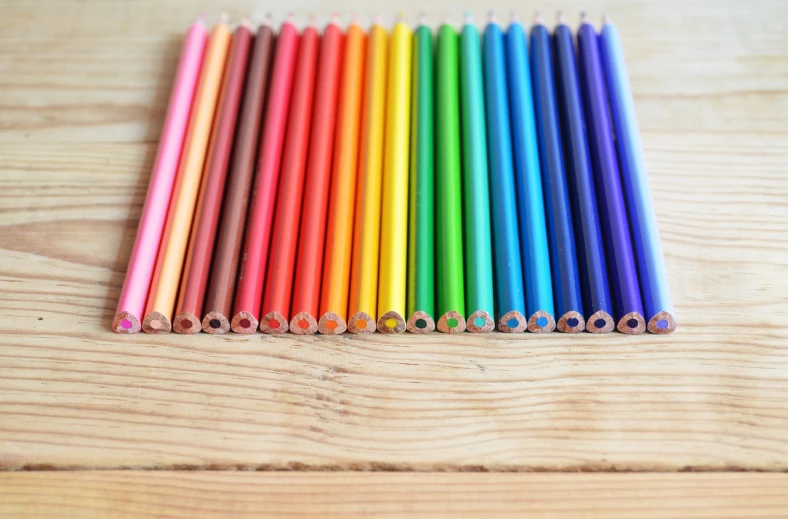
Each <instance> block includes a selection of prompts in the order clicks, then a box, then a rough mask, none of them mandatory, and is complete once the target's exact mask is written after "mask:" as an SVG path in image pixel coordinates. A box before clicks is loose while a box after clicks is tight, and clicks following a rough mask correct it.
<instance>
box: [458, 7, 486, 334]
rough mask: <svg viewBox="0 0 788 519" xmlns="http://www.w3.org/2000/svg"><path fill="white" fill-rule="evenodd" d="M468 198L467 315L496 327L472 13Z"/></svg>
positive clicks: (465, 155) (479, 328)
mask: <svg viewBox="0 0 788 519" xmlns="http://www.w3.org/2000/svg"><path fill="white" fill-rule="evenodd" d="M460 93H461V117H462V148H463V152H462V159H463V173H464V175H463V177H464V178H463V199H464V205H465V278H466V284H465V292H466V297H465V310H466V312H467V313H468V314H469V315H468V316H467V330H468V331H470V332H476V333H480V332H489V331H492V330H493V329H494V328H495V321H494V320H493V316H494V315H495V307H494V304H493V263H492V239H491V223H490V185H489V177H488V174H487V125H486V121H485V115H484V81H483V77H482V55H481V41H480V37H479V30H478V29H477V28H476V25H474V23H473V19H472V18H471V16H470V14H466V15H465V25H464V26H463V28H462V34H461V36H460Z"/></svg>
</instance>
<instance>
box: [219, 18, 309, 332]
mask: <svg viewBox="0 0 788 519" xmlns="http://www.w3.org/2000/svg"><path fill="white" fill-rule="evenodd" d="M298 40H299V35H298V29H296V27H295V26H294V25H293V22H292V19H291V18H288V19H287V21H286V22H285V23H284V24H282V27H281V28H280V29H279V35H278V37H277V40H276V51H275V54H274V63H273V68H272V70H271V74H270V77H271V82H270V86H269V87H268V88H269V91H268V101H267V103H266V109H265V118H264V120H263V129H262V132H261V134H260V145H259V150H260V152H259V156H258V159H257V174H256V178H255V182H254V191H253V193H252V198H251V204H250V207H249V215H248V217H247V220H246V235H245V239H244V245H243V253H242V255H241V265H240V268H239V272H238V284H237V288H236V295H235V303H234V305H233V306H234V308H233V319H232V322H231V323H230V324H231V327H232V329H233V331H234V332H236V333H254V331H255V330H257V326H258V325H259V318H260V308H261V306H262V294H263V281H264V274H265V272H266V268H267V266H268V265H267V261H268V249H269V245H270V240H271V223H272V220H273V214H274V202H275V197H276V193H277V189H278V187H279V167H280V164H281V161H282V148H283V143H284V137H285V126H286V124H287V112H288V109H289V107H290V95H291V91H292V85H293V75H294V70H295V58H296V54H297V51H298Z"/></svg>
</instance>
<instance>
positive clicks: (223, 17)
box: [219, 11, 230, 23]
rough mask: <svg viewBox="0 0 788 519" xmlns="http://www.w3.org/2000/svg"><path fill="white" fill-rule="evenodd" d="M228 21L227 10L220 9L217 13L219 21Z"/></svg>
mask: <svg viewBox="0 0 788 519" xmlns="http://www.w3.org/2000/svg"><path fill="white" fill-rule="evenodd" d="M229 22H230V15H229V14H227V11H222V13H221V14H220V15H219V23H229Z"/></svg>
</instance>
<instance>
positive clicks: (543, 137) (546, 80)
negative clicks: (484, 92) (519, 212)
mask: <svg viewBox="0 0 788 519" xmlns="http://www.w3.org/2000/svg"><path fill="white" fill-rule="evenodd" d="M531 70H532V74H531V76H532V78H533V82H534V105H535V108H536V132H537V136H538V138H539V154H540V156H541V164H542V178H543V182H544V197H545V213H546V216H547V231H548V237H549V244H550V262H551V265H552V273H553V296H554V298H555V310H556V316H557V317H558V322H557V323H556V327H557V328H558V330H559V331H562V332H568V333H577V332H582V331H583V330H584V329H585V319H584V318H583V315H584V312H583V301H582V296H581V295H580V281H579V279H578V272H577V253H576V251H575V233H574V228H573V226H572V211H571V209H570V207H569V193H568V191H567V186H566V173H565V171H564V159H563V150H562V146H561V130H560V128H559V124H558V110H557V107H556V93H555V82H554V80H553V59H552V53H551V51H550V32H549V31H548V30H547V27H545V26H544V24H543V23H542V22H541V20H540V19H539V18H538V17H537V19H536V22H535V24H534V26H533V27H532V28H531Z"/></svg>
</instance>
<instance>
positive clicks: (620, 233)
mask: <svg viewBox="0 0 788 519" xmlns="http://www.w3.org/2000/svg"><path fill="white" fill-rule="evenodd" d="M577 50H578V55H579V62H580V86H581V90H582V92H583V100H584V101H585V107H586V111H585V115H586V122H587V124H586V128H587V131H588V141H589V145H590V147H591V161H592V163H593V166H594V172H595V175H594V178H595V179H596V188H597V195H598V196H599V219H600V221H601V223H602V236H603V238H604V243H605V256H606V258H607V267H608V278H609V279H610V285H611V293H612V296H613V310H614V315H615V319H616V323H617V325H616V328H618V330H619V331H621V332H623V333H628V334H635V333H642V332H644V331H645V330H646V321H645V319H644V318H643V303H642V300H641V297H640V286H639V285H638V276H637V270H636V268H635V253H634V252H633V250H632V238H631V237H630V234H629V221H628V219H627V208H626V206H625V205H624V193H623V190H622V187H621V174H620V173H619V169H618V161H617V159H616V148H615V144H614V143H613V128H612V126H611V122H610V112H609V110H608V103H607V88H606V86H605V77H604V75H603V73H602V62H601V57H600V55H599V43H598V42H597V35H596V30H595V29H594V27H593V26H592V25H591V24H590V23H588V22H586V21H585V19H583V21H582V22H581V25H580V28H579V29H578V31H577Z"/></svg>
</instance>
